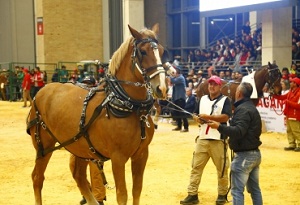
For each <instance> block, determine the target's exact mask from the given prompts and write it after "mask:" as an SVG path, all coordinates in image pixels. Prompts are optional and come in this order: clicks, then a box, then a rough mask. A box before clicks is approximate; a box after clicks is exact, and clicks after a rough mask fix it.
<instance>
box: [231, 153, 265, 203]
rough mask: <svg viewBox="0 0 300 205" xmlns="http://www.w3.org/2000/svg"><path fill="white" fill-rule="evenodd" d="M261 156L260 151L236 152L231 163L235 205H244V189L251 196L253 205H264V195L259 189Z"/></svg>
mask: <svg viewBox="0 0 300 205" xmlns="http://www.w3.org/2000/svg"><path fill="white" fill-rule="evenodd" d="M260 163H261V154H260V151H259V150H252V151H245V152H236V153H235V156H234V158H233V161H232V163H231V174H232V175H231V183H232V188H231V195H232V197H233V205H244V189H245V186H246V187H247V191H248V192H249V193H250V194H251V198H252V203H253V205H262V204H263V201H262V195H261V190H260V187H259V165H260Z"/></svg>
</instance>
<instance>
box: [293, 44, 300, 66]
mask: <svg viewBox="0 0 300 205" xmlns="http://www.w3.org/2000/svg"><path fill="white" fill-rule="evenodd" d="M292 60H295V61H299V62H300V49H299V47H298V45H297V44H296V43H293V44H292Z"/></svg>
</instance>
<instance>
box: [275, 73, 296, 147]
mask: <svg viewBox="0 0 300 205" xmlns="http://www.w3.org/2000/svg"><path fill="white" fill-rule="evenodd" d="M273 97H274V98H275V99H278V100H284V102H285V108H284V110H283V113H284V115H285V116H286V133H287V139H288V143H289V146H288V147H284V150H285V151H295V152H300V78H297V77H296V78H291V79H290V91H289V92H288V93H287V94H285V95H273Z"/></svg>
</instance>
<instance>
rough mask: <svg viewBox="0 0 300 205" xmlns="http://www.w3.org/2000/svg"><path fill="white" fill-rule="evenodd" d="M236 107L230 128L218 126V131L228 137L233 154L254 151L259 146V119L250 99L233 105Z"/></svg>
mask: <svg viewBox="0 0 300 205" xmlns="http://www.w3.org/2000/svg"><path fill="white" fill-rule="evenodd" d="M234 106H235V107H236V108H235V110H234V114H233V117H232V120H231V122H230V126H226V125H222V124H221V125H220V126H219V128H218V131H219V132H220V133H222V134H225V135H227V136H229V147H230V149H232V150H233V151H234V152H242V151H249V150H255V149H257V148H258V147H259V146H260V145H261V141H260V135H261V117H260V114H259V112H258V111H257V109H256V107H255V105H254V104H253V103H252V101H251V100H250V99H244V100H240V101H238V102H235V103H234Z"/></svg>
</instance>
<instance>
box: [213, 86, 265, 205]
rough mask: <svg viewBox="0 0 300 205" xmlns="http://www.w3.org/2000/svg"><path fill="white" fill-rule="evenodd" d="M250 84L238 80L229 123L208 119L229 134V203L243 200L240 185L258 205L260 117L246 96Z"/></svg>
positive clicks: (247, 95) (214, 126) (250, 88)
mask: <svg viewBox="0 0 300 205" xmlns="http://www.w3.org/2000/svg"><path fill="white" fill-rule="evenodd" d="M252 91H253V88H252V86H251V84H249V83H245V82H243V83H241V84H240V85H239V86H238V88H237V90H236V94H235V99H236V102H235V103H234V106H235V107H236V108H235V111H234V114H233V117H232V121H231V123H230V126H226V125H224V124H220V123H219V122H215V121H209V122H208V125H209V126H210V127H211V128H214V129H218V131H219V132H220V133H222V134H224V135H226V136H229V146H230V148H231V149H232V150H233V151H234V153H235V155H234V158H233V161H232V163H231V173H232V175H231V180H232V181H231V182H232V188H231V195H232V197H233V205H243V204H244V193H243V192H244V188H245V186H247V190H248V192H249V193H250V194H251V197H252V202H253V204H256V205H262V204H263V202H262V195H261V190H260V187H259V165H260V163H261V153H260V151H259V149H258V147H259V146H260V145H261V141H260V135H261V117H260V115H259V112H258V111H257V109H256V107H255V105H254V104H253V103H252V101H251V100H250V96H251V94H252Z"/></svg>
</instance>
